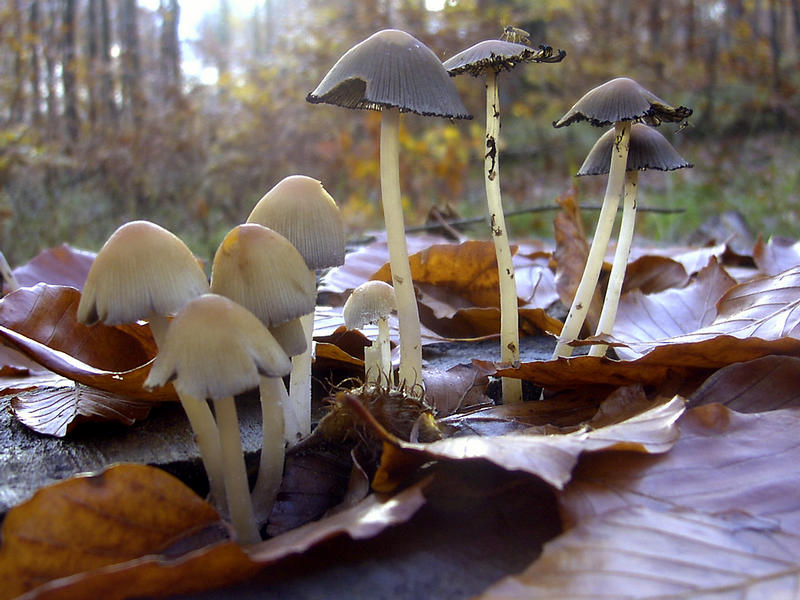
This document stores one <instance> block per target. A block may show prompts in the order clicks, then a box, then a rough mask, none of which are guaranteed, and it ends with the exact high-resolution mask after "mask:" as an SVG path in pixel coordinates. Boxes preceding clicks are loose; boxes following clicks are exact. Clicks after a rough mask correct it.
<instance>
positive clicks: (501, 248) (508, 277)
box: [444, 40, 566, 404]
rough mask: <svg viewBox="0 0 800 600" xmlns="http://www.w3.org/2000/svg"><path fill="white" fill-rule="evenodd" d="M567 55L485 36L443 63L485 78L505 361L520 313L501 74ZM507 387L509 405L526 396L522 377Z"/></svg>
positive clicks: (513, 354)
mask: <svg viewBox="0 0 800 600" xmlns="http://www.w3.org/2000/svg"><path fill="white" fill-rule="evenodd" d="M565 55H566V53H565V52H564V51H563V50H559V51H558V52H557V53H555V54H554V53H553V49H552V48H550V47H549V46H540V47H539V48H538V49H534V48H531V47H529V46H526V45H525V44H518V43H515V42H510V41H506V40H486V41H483V42H479V43H477V44H475V45H474V46H471V47H469V48H467V49H466V50H462V51H461V52H459V53H458V54H456V55H455V56H453V57H452V58H449V59H447V60H446V61H445V62H444V68H445V69H447V71H448V72H449V73H450V75H459V74H461V73H469V74H470V75H472V76H474V77H478V76H480V75H483V76H485V78H486V154H485V156H484V169H483V174H484V180H485V186H486V201H487V204H488V206H489V226H490V227H491V231H492V240H493V241H494V250H495V254H496V256H497V272H498V276H499V281H500V360H502V361H503V362H508V363H511V364H512V365H515V366H516V365H519V316H518V312H517V311H518V305H517V284H516V282H515V280H514V265H513V263H512V259H511V248H510V246H509V243H508V231H507V229H506V220H505V216H504V215H503V203H502V200H501V196H500V152H499V146H498V143H497V142H498V138H499V135H500V95H499V93H498V87H497V76H498V74H499V73H500V72H501V71H510V70H511V69H513V68H514V67H515V66H517V65H518V64H520V63H523V62H559V61H561V60H563V58H564V56H565ZM502 388H503V403H504V404H512V403H515V402H521V401H522V380H520V379H516V378H512V377H504V378H503V380H502Z"/></svg>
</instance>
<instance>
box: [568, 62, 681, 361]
mask: <svg viewBox="0 0 800 600" xmlns="http://www.w3.org/2000/svg"><path fill="white" fill-rule="evenodd" d="M691 114H692V110H691V109H689V108H686V107H685V106H679V107H677V108H675V107H672V106H670V105H668V104H667V103H666V102H664V101H663V100H661V99H660V98H659V97H658V96H656V95H655V94H653V93H652V92H649V91H647V90H646V89H645V88H643V87H642V86H641V85H639V84H638V83H636V82H635V81H634V80H632V79H628V78H627V77H619V78H617V79H612V80H611V81H608V82H606V83H604V84H602V85H600V86H598V87H596V88H594V89H592V90H590V91H588V92H587V93H586V94H584V96H583V97H582V98H581V99H580V100H578V101H577V102H576V103H575V105H574V106H573V107H572V108H571V109H570V110H569V111H568V112H567V113H566V114H565V115H564V116H563V117H562V118H561V119H560V120H558V121H556V122H555V123H553V126H554V127H564V126H566V125H570V124H572V123H575V122H578V121H589V122H590V123H591V124H592V125H594V126H596V127H605V126H607V125H612V124H613V125H614V143H613V151H612V153H611V159H610V164H609V172H608V183H607V184H606V193H605V197H604V198H603V205H602V207H601V209H600V215H599V217H598V220H597V228H596V230H595V234H594V238H593V239H592V245H591V247H590V248H589V256H588V258H587V260H586V267H585V268H584V271H583V275H582V276H581V281H580V283H579V284H578V289H577V291H576V292H575V298H574V299H573V301H572V305H571V306H570V309H569V313H568V314H567V318H566V320H565V321H564V327H563V329H562V330H561V335H560V337H559V341H558V343H557V344H556V348H555V350H554V352H553V358H558V357H560V356H569V355H570V354H572V347H571V346H570V345H569V342H571V341H572V340H573V339H575V338H576V337H577V336H578V334H579V333H580V330H581V327H582V326H583V322H584V320H585V319H586V312H587V311H588V310H589V303H590V300H591V297H592V294H593V293H594V288H595V286H596V285H597V280H598V278H599V276H600V269H601V267H602V265H603V256H604V255H605V252H606V247H607V246H608V240H609V238H610V237H611V230H612V229H613V227H614V218H615V216H616V212H617V207H618V206H619V200H620V196H621V195H622V190H623V182H624V179H625V169H626V165H627V159H628V147H629V144H630V128H631V123H632V122H633V121H643V122H645V123H647V124H649V125H658V124H660V123H661V122H662V121H667V122H678V121H682V120H684V119H686V118H687V117H688V116H689V115H691Z"/></svg>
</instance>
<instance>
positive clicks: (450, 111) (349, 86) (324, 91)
mask: <svg viewBox="0 0 800 600" xmlns="http://www.w3.org/2000/svg"><path fill="white" fill-rule="evenodd" d="M306 100H308V101H309V102H311V103H312V104H320V103H325V104H334V105H336V106H344V107H346V108H365V109H369V110H382V109H384V108H393V107H394V108H398V109H400V111H401V112H413V113H417V114H419V115H426V116H438V117H449V118H453V119H471V118H472V117H471V115H470V114H469V113H468V112H467V109H466V108H464V105H463V104H462V103H461V98H459V96H458V91H457V90H456V87H455V85H454V84H453V82H452V81H451V80H450V77H449V76H448V74H447V71H446V70H445V68H444V67H443V66H442V62H441V61H440V60H439V59H438V58H437V57H436V55H435V54H434V53H433V51H432V50H431V49H430V48H428V47H427V46H426V45H425V44H423V43H422V42H420V41H419V40H418V39H416V38H415V37H413V36H412V35H409V34H408V33H406V32H404V31H399V30H397V29H384V30H383V31H379V32H377V33H374V34H372V35H371V36H370V37H368V38H367V39H366V40H364V41H362V42H360V43H358V44H356V45H355V46H353V47H352V48H350V50H348V51H347V52H345V53H344V54H343V55H342V57H341V58H340V59H339V60H338V61H336V64H335V65H333V67H332V68H331V70H330V71H328V74H327V75H325V77H324V78H323V79H322V81H321V82H320V84H319V85H318V86H317V89H315V90H314V91H313V92H311V93H310V94H309V95H308V96H307V97H306Z"/></svg>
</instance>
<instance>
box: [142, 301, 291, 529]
mask: <svg viewBox="0 0 800 600" xmlns="http://www.w3.org/2000/svg"><path fill="white" fill-rule="evenodd" d="M291 366H292V365H291V362H290V361H289V357H288V356H287V355H286V353H285V352H284V351H283V349H282V348H281V346H280V344H278V342H277V341H276V340H275V338H273V337H272V334H271V333H270V332H269V330H268V329H267V328H266V327H265V326H264V325H263V324H262V323H261V321H260V320H259V319H258V317H256V316H255V315H253V314H252V313H251V312H250V311H248V310H247V309H246V308H244V307H242V306H240V305H239V304H237V303H235V302H234V301H232V300H230V299H228V298H225V297H224V296H219V295H217V294H204V295H202V296H200V297H198V298H195V299H194V300H192V301H190V302H189V303H188V304H187V305H186V306H184V307H183V308H182V309H181V310H180V311H179V312H178V314H177V315H176V316H175V318H174V319H173V321H172V323H171V324H170V326H169V328H168V329H167V333H166V336H165V340H164V346H163V348H162V350H161V351H160V352H159V354H158V356H157V357H156V359H155V362H154V363H153V368H152V369H151V370H150V374H149V375H148V377H147V380H146V381H145V385H146V386H147V387H156V386H159V385H164V384H165V383H167V382H168V381H171V380H173V379H174V380H175V389H177V390H178V391H179V392H180V393H181V394H182V395H183V396H185V397H188V398H194V399H196V400H197V401H201V400H206V399H210V400H212V401H213V403H214V411H215V413H216V416H217V425H218V427H219V432H220V444H221V448H222V463H223V467H224V469H223V472H224V477H225V491H226V494H227V498H228V507H229V509H230V514H231V521H232V523H233V526H234V529H235V530H236V536H237V538H238V540H239V542H241V543H243V544H253V543H255V542H258V541H260V539H261V537H260V536H259V534H258V527H257V525H256V520H255V516H254V512H253V506H252V504H251V500H250V488H249V485H248V481H247V471H246V469H245V463H244V453H243V452H242V440H241V434H240V431H239V420H238V417H237V414H236V404H235V403H234V398H233V397H234V396H235V395H237V394H241V393H243V392H246V391H247V390H250V389H253V388H255V387H257V386H258V385H259V383H260V382H261V379H262V377H268V378H280V377H283V376H284V375H288V373H289V371H290V370H291ZM275 402H277V401H275ZM273 414H275V413H273ZM272 425H273V426H274V427H279V426H282V425H283V416H282V415H281V414H280V412H278V413H277V416H276V417H275V418H274V419H273V422H272ZM282 456H283V455H282V454H281V457H282ZM280 469H281V472H282V469H283V462H282V461H281V464H280ZM280 475H281V473H280V472H279V473H278V475H277V476H278V478H279V479H280Z"/></svg>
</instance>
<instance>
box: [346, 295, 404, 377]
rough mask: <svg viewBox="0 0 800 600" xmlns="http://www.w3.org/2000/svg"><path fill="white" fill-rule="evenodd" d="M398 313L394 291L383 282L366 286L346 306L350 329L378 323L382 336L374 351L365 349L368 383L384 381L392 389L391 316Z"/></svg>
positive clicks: (379, 332) (374, 344) (373, 347)
mask: <svg viewBox="0 0 800 600" xmlns="http://www.w3.org/2000/svg"><path fill="white" fill-rule="evenodd" d="M393 310H397V300H396V298H395V293H394V288H393V287H392V286H390V285H389V284H388V283H384V282H383V281H367V282H366V283H362V284H361V285H360V286H358V287H357V288H356V289H354V290H353V293H352V294H350V297H349V298H348V299H347V302H345V303H344V311H343V312H344V315H343V316H344V324H345V326H346V327H347V328H348V329H361V328H362V327H364V326H365V325H369V324H372V323H376V324H377V325H378V337H377V338H376V340H375V341H374V342H373V343H372V346H371V348H372V350H371V352H369V353H367V352H366V348H365V355H364V372H365V375H366V379H367V382H368V383H375V384H379V385H380V384H381V383H383V382H384V381H385V382H386V383H387V384H388V387H392V386H391V384H392V379H393V377H392V348H391V345H390V342H389V315H391V313H392V311H393Z"/></svg>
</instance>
